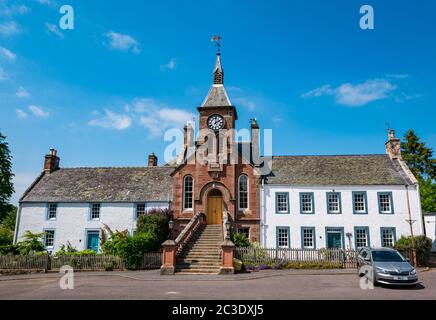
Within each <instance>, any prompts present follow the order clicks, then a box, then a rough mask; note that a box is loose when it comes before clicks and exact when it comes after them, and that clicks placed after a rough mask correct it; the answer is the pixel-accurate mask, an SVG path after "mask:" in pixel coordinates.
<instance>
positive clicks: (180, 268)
mask: <svg viewBox="0 0 436 320" xmlns="http://www.w3.org/2000/svg"><path fill="white" fill-rule="evenodd" d="M222 228H223V227H222V225H220V224H214V225H201V226H200V227H199V228H198V229H197V231H196V232H195V233H194V234H193V235H192V237H191V239H189V241H188V243H187V244H186V245H185V247H184V248H183V250H182V251H181V252H180V253H179V254H178V255H177V258H176V263H177V264H176V270H175V271H176V272H177V273H196V274H202V273H203V274H207V273H209V274H211V273H212V274H213V273H215V274H217V273H219V271H220V267H221V243H222V242H223V229H222Z"/></svg>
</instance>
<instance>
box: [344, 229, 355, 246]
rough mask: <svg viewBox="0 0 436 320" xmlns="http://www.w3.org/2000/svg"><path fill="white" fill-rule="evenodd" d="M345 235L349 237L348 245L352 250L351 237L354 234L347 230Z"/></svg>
mask: <svg viewBox="0 0 436 320" xmlns="http://www.w3.org/2000/svg"><path fill="white" fill-rule="evenodd" d="M345 235H346V236H347V238H348V247H349V248H350V250H351V237H352V236H353V235H352V234H351V232H347V233H346V234H345Z"/></svg>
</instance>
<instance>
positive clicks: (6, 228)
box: [0, 205, 17, 246]
mask: <svg viewBox="0 0 436 320" xmlns="http://www.w3.org/2000/svg"><path fill="white" fill-rule="evenodd" d="M9 207H10V208H9V212H8V213H7V214H6V216H5V217H4V218H3V221H0V222H1V223H0V246H5V245H11V244H12V242H13V239H14V230H15V219H16V216H17V208H16V207H15V206H12V205H10V206H9Z"/></svg>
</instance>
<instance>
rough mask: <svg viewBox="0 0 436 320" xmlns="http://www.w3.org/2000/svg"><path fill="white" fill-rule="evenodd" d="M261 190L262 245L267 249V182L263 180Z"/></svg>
mask: <svg viewBox="0 0 436 320" xmlns="http://www.w3.org/2000/svg"><path fill="white" fill-rule="evenodd" d="M261 180H262V183H261V188H260V192H261V195H260V232H261V235H260V239H261V243H260V245H261V246H262V247H266V230H265V228H266V214H265V180H264V179H261Z"/></svg>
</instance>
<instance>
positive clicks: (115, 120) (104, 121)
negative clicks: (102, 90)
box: [88, 110, 132, 130]
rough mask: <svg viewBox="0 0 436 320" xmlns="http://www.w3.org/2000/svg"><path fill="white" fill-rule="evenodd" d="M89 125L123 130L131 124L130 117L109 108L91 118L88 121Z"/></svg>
mask: <svg viewBox="0 0 436 320" xmlns="http://www.w3.org/2000/svg"><path fill="white" fill-rule="evenodd" d="M88 124H89V125H90V126H95V127H100V128H105V129H115V130H124V129H127V128H129V127H130V126H131V125H132V118H131V117H130V116H128V115H123V114H118V113H115V112H113V111H110V110H105V115H104V116H101V117H99V118H96V119H93V120H91V121H89V122H88Z"/></svg>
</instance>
